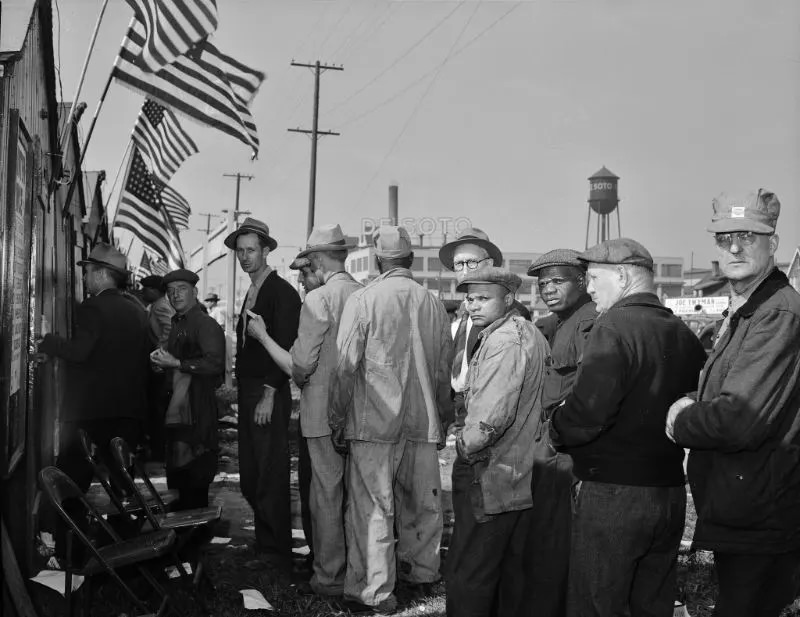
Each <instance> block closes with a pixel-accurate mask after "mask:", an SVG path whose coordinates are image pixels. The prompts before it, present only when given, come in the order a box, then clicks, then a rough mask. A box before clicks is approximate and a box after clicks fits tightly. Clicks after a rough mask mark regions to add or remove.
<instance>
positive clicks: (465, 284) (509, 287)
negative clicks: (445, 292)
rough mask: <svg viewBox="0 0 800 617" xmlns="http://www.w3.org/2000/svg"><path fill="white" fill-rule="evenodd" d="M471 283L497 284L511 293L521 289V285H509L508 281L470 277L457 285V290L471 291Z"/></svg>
mask: <svg viewBox="0 0 800 617" xmlns="http://www.w3.org/2000/svg"><path fill="white" fill-rule="evenodd" d="M470 285H497V286H499V287H502V288H503V289H507V290H508V291H509V292H510V293H514V294H515V293H517V290H518V289H519V285H516V286H515V285H511V284H510V283H509V284H508V285H507V284H506V283H501V282H499V281H486V280H475V279H470V280H468V281H462V282H461V283H459V284H458V285H456V291H460V292H465V291H469V286H470Z"/></svg>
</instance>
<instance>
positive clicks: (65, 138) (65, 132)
mask: <svg viewBox="0 0 800 617" xmlns="http://www.w3.org/2000/svg"><path fill="white" fill-rule="evenodd" d="M107 6H108V0H103V6H101V7H100V14H99V15H98V16H97V22H96V23H95V25H94V31H93V32H92V38H91V40H90V41H89V50H88V51H87V52H86V59H85V60H84V61H83V68H82V69H81V76H80V78H79V79H78V87H77V88H75V94H74V95H73V96H72V104H71V107H70V110H69V116H67V122H66V123H65V124H64V128H62V129H61V135H60V136H59V138H58V143H62V142H63V143H64V146H63V147H62V148H61V151H62V152H66V151H67V147H68V146H69V139H70V135H71V131H70V130H69V122H70V121H71V120H72V114H73V113H75V106H76V105H77V104H78V97H79V96H80V95H81V88H83V80H84V79H85V78H86V69H87V68H88V67H89V59H90V58H91V57H92V52H93V51H94V44H95V41H96V40H97V33H98V32H99V31H100V23H101V22H102V21H103V15H104V14H105V12H106V7H107ZM62 103H63V101H62Z"/></svg>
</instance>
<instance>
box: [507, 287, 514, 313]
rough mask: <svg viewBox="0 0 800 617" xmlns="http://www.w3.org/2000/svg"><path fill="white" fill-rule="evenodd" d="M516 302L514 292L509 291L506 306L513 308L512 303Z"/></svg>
mask: <svg viewBox="0 0 800 617" xmlns="http://www.w3.org/2000/svg"><path fill="white" fill-rule="evenodd" d="M512 304H514V294H513V293H512V292H510V291H509V292H508V293H507V294H506V308H507V309H508V308H511V305H512Z"/></svg>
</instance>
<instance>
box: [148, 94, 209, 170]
mask: <svg viewBox="0 0 800 617" xmlns="http://www.w3.org/2000/svg"><path fill="white" fill-rule="evenodd" d="M133 143H134V145H135V146H137V147H138V148H139V152H140V153H141V154H142V156H143V157H144V159H145V162H146V163H147V166H148V167H149V168H150V171H152V172H153V174H154V175H155V176H156V177H157V178H159V179H160V180H161V181H162V182H169V180H170V178H172V176H173V174H174V173H175V172H176V171H177V170H178V167H180V166H181V164H182V163H183V162H184V161H185V160H186V159H188V158H189V157H190V156H192V155H193V154H196V153H197V152H198V149H197V144H195V142H194V140H193V139H192V138H191V137H189V134H188V133H187V132H186V131H184V130H183V127H181V125H180V124H179V123H178V119H177V118H176V117H175V114H174V113H172V111H170V110H169V109H166V108H165V107H163V106H161V105H159V104H158V103H156V102H155V101H151V100H150V99H147V100H146V101H145V102H144V105H143V106H142V110H141V111H140V112H139V119H138V120H137V121H136V126H135V127H134V128H133Z"/></svg>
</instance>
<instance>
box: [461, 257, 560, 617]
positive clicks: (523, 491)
mask: <svg viewBox="0 0 800 617" xmlns="http://www.w3.org/2000/svg"><path fill="white" fill-rule="evenodd" d="M521 282H522V281H521V279H520V278H519V277H518V276H517V275H516V274H513V273H512V272H509V271H508V270H503V269H501V268H497V267H494V266H488V267H485V268H481V269H476V270H473V271H471V272H468V273H466V274H465V275H464V277H463V279H462V280H461V282H460V283H459V285H458V291H464V292H466V294H467V295H466V304H467V310H468V311H469V314H470V317H471V319H472V320H473V322H474V324H475V326H478V327H480V328H482V330H481V333H480V337H479V345H478V348H477V351H476V352H475V355H474V356H473V358H472V361H471V362H470V367H469V376H468V378H467V389H466V396H465V404H466V412H467V413H466V417H465V419H464V426H463V428H460V429H458V431H457V433H456V449H457V451H458V459H457V465H458V466H457V468H456V467H455V466H454V471H453V514H454V517H455V524H454V527H453V537H452V538H451V540H450V548H449V550H448V553H447V564H446V573H445V579H446V581H447V614H448V616H449V617H466V616H472V615H521V614H522V611H523V609H524V608H525V607H526V606H527V603H526V602H525V601H524V600H527V594H526V590H525V585H526V581H525V580H524V577H523V576H522V573H523V571H522V565H523V553H524V548H525V537H526V535H527V533H528V529H529V527H530V518H529V517H530V507H531V503H532V501H531V491H530V488H531V468H532V466H533V449H532V448H531V447H530V444H531V442H532V441H533V438H534V435H535V431H536V426H537V421H538V418H539V415H540V414H541V393H542V379H543V377H544V368H545V358H546V356H547V351H548V346H547V342H546V341H545V339H544V336H543V335H542V334H541V332H539V331H538V330H537V329H536V327H535V326H534V325H533V324H532V323H530V322H529V321H527V320H525V319H523V318H522V317H520V316H519V315H518V314H517V313H516V311H514V310H513V308H512V307H513V304H514V294H515V293H516V290H517V289H518V288H519V286H520V284H521ZM456 469H458V470H460V471H459V472H458V473H457V472H456Z"/></svg>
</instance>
